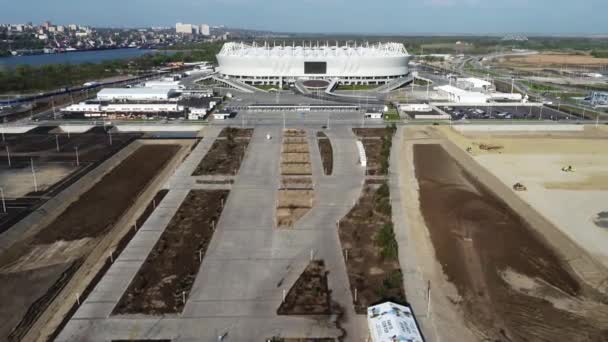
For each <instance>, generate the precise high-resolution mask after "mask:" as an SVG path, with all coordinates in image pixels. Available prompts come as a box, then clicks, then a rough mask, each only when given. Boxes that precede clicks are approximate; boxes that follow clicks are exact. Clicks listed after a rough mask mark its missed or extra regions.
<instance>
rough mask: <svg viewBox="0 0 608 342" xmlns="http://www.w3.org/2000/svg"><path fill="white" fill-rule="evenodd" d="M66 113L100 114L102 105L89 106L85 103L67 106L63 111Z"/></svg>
mask: <svg viewBox="0 0 608 342" xmlns="http://www.w3.org/2000/svg"><path fill="white" fill-rule="evenodd" d="M62 110H63V111H64V112H72V113H81V112H89V113H98V112H101V105H100V104H87V103H84V102H81V103H78V104H73V105H71V106H67V107H65V108H63V109H62Z"/></svg>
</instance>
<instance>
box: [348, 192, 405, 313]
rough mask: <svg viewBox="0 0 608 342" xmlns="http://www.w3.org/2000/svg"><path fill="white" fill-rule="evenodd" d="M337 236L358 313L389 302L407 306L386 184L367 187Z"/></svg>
mask: <svg viewBox="0 0 608 342" xmlns="http://www.w3.org/2000/svg"><path fill="white" fill-rule="evenodd" d="M338 233H339V236H340V242H341V244H342V249H343V250H344V254H345V258H346V268H347V271H348V279H349V281H350V288H351V292H352V294H353V296H355V292H356V296H357V298H356V299H355V298H353V303H354V305H355V310H356V312H357V313H359V314H365V313H366V312H367V307H368V306H370V305H374V304H378V303H380V302H383V301H386V300H391V301H393V302H397V303H404V302H405V293H404V290H403V281H402V275H401V268H400V266H399V261H398V259H397V255H398V247H397V242H396V240H395V236H394V232H393V227H392V219H391V205H390V201H389V188H388V186H387V185H386V183H384V184H383V185H377V184H369V183H367V184H366V185H365V187H364V188H363V192H362V194H361V197H360V198H359V201H358V203H357V204H356V205H355V207H354V208H353V209H352V210H351V211H350V212H349V213H348V215H347V216H346V217H344V218H343V219H342V220H340V223H339V225H338ZM355 290H356V291H355Z"/></svg>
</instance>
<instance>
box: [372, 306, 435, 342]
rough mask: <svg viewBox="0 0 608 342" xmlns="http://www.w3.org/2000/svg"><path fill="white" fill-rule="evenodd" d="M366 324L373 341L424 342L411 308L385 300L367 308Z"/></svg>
mask: <svg viewBox="0 0 608 342" xmlns="http://www.w3.org/2000/svg"><path fill="white" fill-rule="evenodd" d="M367 324H368V327H369V333H370V336H371V340H372V341H373V342H424V338H423V337H422V333H421V332H420V329H419V328H418V324H417V323H416V319H415V318H414V314H413V313H412V310H411V309H410V308H409V307H407V306H403V305H399V304H395V303H391V302H386V303H382V304H379V305H375V306H371V307H369V308H368V309H367Z"/></svg>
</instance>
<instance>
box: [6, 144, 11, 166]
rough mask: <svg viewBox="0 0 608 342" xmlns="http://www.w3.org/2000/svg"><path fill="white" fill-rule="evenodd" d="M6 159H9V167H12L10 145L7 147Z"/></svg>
mask: <svg viewBox="0 0 608 342" xmlns="http://www.w3.org/2000/svg"><path fill="white" fill-rule="evenodd" d="M6 157H7V158H8V167H11V152H10V151H9V150H8V145H6Z"/></svg>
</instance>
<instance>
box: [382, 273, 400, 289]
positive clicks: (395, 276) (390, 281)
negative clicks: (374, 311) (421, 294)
mask: <svg viewBox="0 0 608 342" xmlns="http://www.w3.org/2000/svg"><path fill="white" fill-rule="evenodd" d="M402 282H403V275H402V274H401V270H395V271H392V272H391V273H389V274H388V275H387V276H386V278H384V280H383V281H382V285H384V287H385V288H387V289H397V288H399V287H401V284H402Z"/></svg>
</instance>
